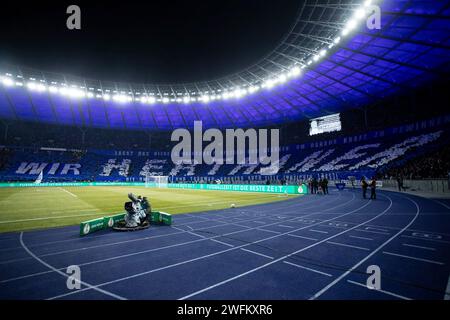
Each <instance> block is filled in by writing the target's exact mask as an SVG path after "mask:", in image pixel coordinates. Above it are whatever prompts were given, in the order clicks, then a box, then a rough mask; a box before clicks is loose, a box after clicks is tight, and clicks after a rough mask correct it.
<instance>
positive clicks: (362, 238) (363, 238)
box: [349, 236, 373, 241]
mask: <svg viewBox="0 0 450 320" xmlns="http://www.w3.org/2000/svg"><path fill="white" fill-rule="evenodd" d="M349 237H350V238H355V239H361V240H367V241H373V239H372V238H366V237H358V236H349Z"/></svg>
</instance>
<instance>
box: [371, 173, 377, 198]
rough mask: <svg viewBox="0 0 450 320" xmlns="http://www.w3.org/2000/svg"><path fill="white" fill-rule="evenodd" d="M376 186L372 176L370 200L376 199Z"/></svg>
mask: <svg viewBox="0 0 450 320" xmlns="http://www.w3.org/2000/svg"><path fill="white" fill-rule="evenodd" d="M376 188H377V180H376V179H375V177H372V180H370V199H372V200H376V198H377V193H376Z"/></svg>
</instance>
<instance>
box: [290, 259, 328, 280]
mask: <svg viewBox="0 0 450 320" xmlns="http://www.w3.org/2000/svg"><path fill="white" fill-rule="evenodd" d="M283 263H286V264H288V265H291V266H294V267H297V268H300V269H305V270H308V271H311V272H315V273H318V274H321V275H324V276H327V277H332V276H333V275H331V274H329V273H325V272H322V271H319V270H315V269H311V268H308V267H305V266H301V265H299V264H296V263H292V262H289V261H283Z"/></svg>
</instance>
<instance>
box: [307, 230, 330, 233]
mask: <svg viewBox="0 0 450 320" xmlns="http://www.w3.org/2000/svg"><path fill="white" fill-rule="evenodd" d="M308 231H311V232H317V233H325V234H326V233H328V231H322V230H315V229H309V230H308Z"/></svg>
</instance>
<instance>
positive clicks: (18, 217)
mask: <svg viewBox="0 0 450 320" xmlns="http://www.w3.org/2000/svg"><path fill="white" fill-rule="evenodd" d="M129 192H133V193H135V194H138V195H142V196H147V197H148V198H149V200H150V203H151V205H152V209H153V210H161V211H165V212H168V213H171V214H178V213H187V212H198V211H207V210H217V209H224V208H229V207H230V205H231V204H232V203H234V204H235V205H236V206H237V207H240V206H246V205H252V204H260V203H267V202H272V201H281V200H284V199H286V197H284V196H280V195H277V194H267V193H243V192H230V191H209V190H208V191H206V190H182V189H158V188H144V187H118V186H114V187H64V188H62V187H28V188H4V189H3V188H2V189H0V232H9V231H22V230H31V229H40V228H49V227H58V226H67V225H75V224H79V223H80V222H81V221H86V220H89V219H94V218H98V217H102V216H104V215H108V214H112V213H120V212H124V210H123V205H124V202H125V201H128V197H127V194H128V193H129Z"/></svg>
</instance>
